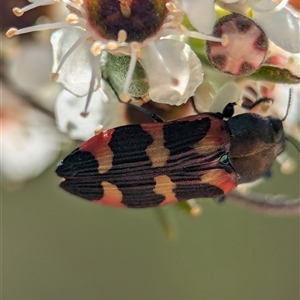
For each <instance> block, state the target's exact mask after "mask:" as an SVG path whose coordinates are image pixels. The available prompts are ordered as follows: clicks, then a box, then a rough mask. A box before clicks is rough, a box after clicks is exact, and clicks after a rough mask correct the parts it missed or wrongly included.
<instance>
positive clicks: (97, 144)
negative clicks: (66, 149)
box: [79, 129, 114, 174]
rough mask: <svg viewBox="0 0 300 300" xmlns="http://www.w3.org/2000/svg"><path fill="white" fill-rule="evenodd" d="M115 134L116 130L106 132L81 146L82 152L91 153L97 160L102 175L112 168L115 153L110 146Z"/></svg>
mask: <svg viewBox="0 0 300 300" xmlns="http://www.w3.org/2000/svg"><path fill="white" fill-rule="evenodd" d="M113 132H114V129H109V130H104V131H102V132H100V133H99V134H97V135H95V136H93V137H92V138H91V139H90V140H88V141H86V142H85V143H83V144H82V145H81V146H79V149H80V150H81V151H89V152H90V153H92V154H93V156H94V157H95V158H96V159H97V161H98V163H99V168H98V171H99V173H100V174H104V173H106V172H107V171H109V170H110V168H112V161H113V157H114V153H113V151H112V150H111V149H110V147H109V145H108V144H109V142H110V140H111V136H112V134H113Z"/></svg>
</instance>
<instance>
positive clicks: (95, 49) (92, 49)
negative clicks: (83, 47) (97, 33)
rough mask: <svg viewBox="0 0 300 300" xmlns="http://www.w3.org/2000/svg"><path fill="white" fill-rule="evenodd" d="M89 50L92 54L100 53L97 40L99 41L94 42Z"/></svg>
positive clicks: (100, 48)
mask: <svg viewBox="0 0 300 300" xmlns="http://www.w3.org/2000/svg"><path fill="white" fill-rule="evenodd" d="M91 52H92V54H93V55H94V56H97V55H99V54H101V52H102V44H101V42H99V41H97V42H95V43H94V44H93V45H92V47H91Z"/></svg>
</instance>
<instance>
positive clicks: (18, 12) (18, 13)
mask: <svg viewBox="0 0 300 300" xmlns="http://www.w3.org/2000/svg"><path fill="white" fill-rule="evenodd" d="M13 13H14V14H15V16H17V17H21V16H23V15H24V11H23V10H22V8H19V7H14V8H13Z"/></svg>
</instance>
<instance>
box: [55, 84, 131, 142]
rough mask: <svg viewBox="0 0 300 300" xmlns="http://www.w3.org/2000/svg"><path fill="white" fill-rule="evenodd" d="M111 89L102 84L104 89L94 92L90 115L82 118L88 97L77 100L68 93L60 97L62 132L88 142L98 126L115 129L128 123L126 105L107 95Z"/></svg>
mask: <svg viewBox="0 0 300 300" xmlns="http://www.w3.org/2000/svg"><path fill="white" fill-rule="evenodd" d="M103 88H104V89H105V90H106V92H107V90H108V89H109V87H107V86H106V85H105V83H103V82H102V89H101V90H99V91H97V92H94V93H93V95H92V99H91V102H90V106H89V114H88V116H87V117H82V116H81V115H80V113H81V112H82V111H83V110H84V106H85V102H86V97H80V98H77V97H75V96H74V95H73V94H71V93H69V92H68V91H63V92H61V94H60V95H59V97H58V99H57V102H56V106H55V116H56V123H57V126H58V128H59V130H60V131H62V132H65V133H68V134H69V135H70V137H71V138H72V139H75V140H83V141H85V140H87V139H89V138H91V137H92V136H93V135H94V130H95V129H96V127H97V126H98V125H103V128H104V129H108V128H113V127H116V126H119V125H123V124H125V123H126V118H125V114H124V111H125V109H126V105H124V104H122V103H120V102H119V101H118V99H117V98H116V96H115V94H114V93H113V92H109V91H108V94H109V95H106V94H105V93H104V91H103Z"/></svg>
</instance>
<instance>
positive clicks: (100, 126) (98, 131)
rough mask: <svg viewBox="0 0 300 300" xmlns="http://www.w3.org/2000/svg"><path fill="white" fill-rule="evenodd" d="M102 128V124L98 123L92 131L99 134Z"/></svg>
mask: <svg viewBox="0 0 300 300" xmlns="http://www.w3.org/2000/svg"><path fill="white" fill-rule="evenodd" d="M102 129H103V125H101V124H99V125H98V126H97V127H96V129H95V131H94V133H95V135H99V134H100V133H101V132H102Z"/></svg>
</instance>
